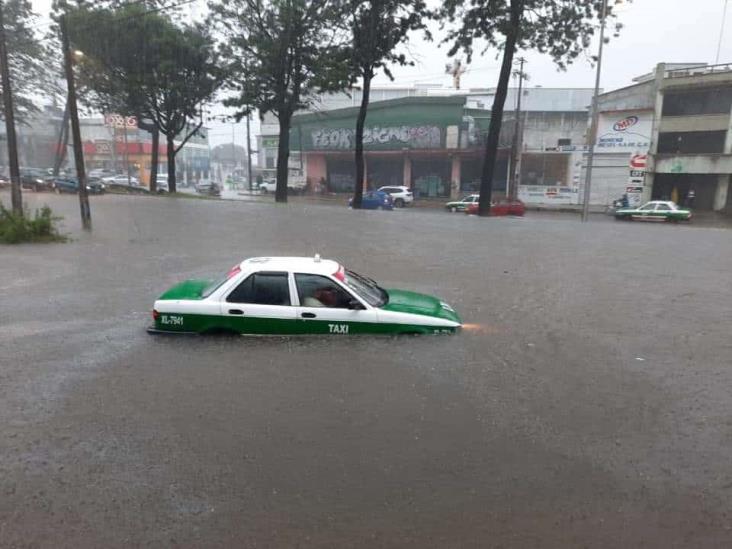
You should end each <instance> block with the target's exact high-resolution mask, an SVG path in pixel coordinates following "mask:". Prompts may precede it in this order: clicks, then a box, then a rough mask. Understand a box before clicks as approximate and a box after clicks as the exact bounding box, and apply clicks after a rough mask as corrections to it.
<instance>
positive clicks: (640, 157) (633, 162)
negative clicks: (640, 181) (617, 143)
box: [630, 154, 648, 172]
mask: <svg viewBox="0 0 732 549" xmlns="http://www.w3.org/2000/svg"><path fill="white" fill-rule="evenodd" d="M647 164H648V155H647V154H634V155H633V156H631V157H630V169H631V170H637V171H640V172H644V171H646V165H647Z"/></svg>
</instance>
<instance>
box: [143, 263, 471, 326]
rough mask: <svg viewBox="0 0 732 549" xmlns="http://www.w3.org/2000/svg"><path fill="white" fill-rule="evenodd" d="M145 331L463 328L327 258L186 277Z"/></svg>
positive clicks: (436, 304)
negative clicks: (216, 276) (208, 277)
mask: <svg viewBox="0 0 732 549" xmlns="http://www.w3.org/2000/svg"><path fill="white" fill-rule="evenodd" d="M153 319H154V325H153V326H151V327H150V329H149V331H151V332H188V333H221V332H223V333H239V334H284V335H287V334H363V333H366V334H435V333H454V332H456V331H458V330H459V329H460V327H461V325H462V322H461V320H460V317H459V316H458V315H457V313H456V312H455V311H454V310H453V309H452V307H450V306H449V305H448V304H447V303H445V302H443V301H440V300H439V299H438V298H436V297H432V296H429V295H424V294H418V293H414V292H408V291H404V290H385V289H383V288H381V287H380V286H379V285H378V284H376V282H374V281H373V280H371V279H370V278H367V277H365V276H362V275H359V274H356V273H354V272H353V271H349V270H346V269H345V268H344V267H343V266H342V265H340V264H339V263H337V262H335V261H332V260H325V259H321V258H320V257H319V256H317V255H316V256H315V257H314V258H305V257H255V258H251V259H246V260H244V261H242V262H241V263H239V264H237V265H235V266H234V267H233V268H232V269H231V270H230V271H229V272H228V273H227V274H226V275H225V276H223V277H221V278H220V279H218V280H187V281H185V282H181V283H180V284H177V285H176V286H173V287H172V288H170V289H169V290H168V291H166V292H165V293H164V294H163V295H161V296H160V298H158V299H157V300H156V301H155V305H154V309H153Z"/></svg>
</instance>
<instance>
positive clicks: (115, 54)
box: [69, 3, 223, 192]
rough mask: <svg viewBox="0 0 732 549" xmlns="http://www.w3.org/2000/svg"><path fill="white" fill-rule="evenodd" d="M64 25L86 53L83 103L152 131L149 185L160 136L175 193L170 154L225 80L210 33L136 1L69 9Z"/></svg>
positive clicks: (183, 141) (193, 127)
mask: <svg viewBox="0 0 732 549" xmlns="http://www.w3.org/2000/svg"><path fill="white" fill-rule="evenodd" d="M69 26H70V29H71V41H72V44H73V45H74V46H75V47H76V48H78V49H80V50H82V51H83V52H84V54H85V56H84V58H85V61H84V62H83V63H82V64H81V78H80V80H81V82H82V83H83V84H84V86H85V88H86V89H87V90H88V95H87V100H88V101H89V102H90V104H92V105H93V106H95V107H96V108H100V109H102V110H105V111H108V112H110V111H111V112H118V113H120V114H127V115H136V116H137V117H138V121H139V122H138V123H139V124H140V127H141V128H143V129H146V130H148V131H150V132H151V133H152V137H153V147H152V162H151V174H150V176H151V183H150V184H151V190H153V189H154V188H155V184H156V178H157V154H158V153H157V151H158V147H157V136H158V135H159V134H162V135H164V136H165V139H166V144H167V157H168V187H169V190H170V192H175V191H176V173H175V172H176V170H175V158H176V155H177V154H178V152H180V150H181V149H182V148H183V146H184V145H185V144H186V143H187V142H188V140H189V139H191V138H192V137H193V136H194V135H196V134H197V132H198V131H199V130H200V128H201V126H202V124H203V118H202V117H201V109H202V106H203V104H204V103H205V102H206V101H208V100H209V99H210V98H211V97H212V96H213V95H214V93H215V92H216V90H217V89H218V87H219V86H220V84H221V81H222V78H223V73H222V72H221V71H220V70H219V69H218V66H217V60H216V57H215V51H214V48H213V40H212V39H211V37H210V35H209V34H208V32H207V31H206V30H204V29H203V28H201V27H197V26H189V25H178V24H176V23H174V22H173V21H172V20H171V19H170V18H169V17H167V16H166V15H165V14H164V13H162V12H160V11H152V10H149V9H147V8H146V7H145V6H142V5H140V4H137V3H131V4H129V5H123V6H122V7H120V8H118V9H107V8H103V9H93V10H90V9H87V8H85V7H82V8H77V9H73V10H69ZM196 120H197V122H196ZM176 138H179V139H180V142H179V144H178V145H176V144H175V140H176Z"/></svg>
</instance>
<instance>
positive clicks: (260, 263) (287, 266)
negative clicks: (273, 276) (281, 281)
mask: <svg viewBox="0 0 732 549" xmlns="http://www.w3.org/2000/svg"><path fill="white" fill-rule="evenodd" d="M240 266H241V269H242V271H247V272H253V271H291V272H294V273H312V274H320V275H326V276H330V275H332V274H334V273H335V272H336V271H338V269H340V267H341V265H340V264H339V263H338V262H337V261H333V260H332V259H321V258H320V257H319V256H317V255H316V256H315V257H250V258H249V259H245V260H244V261H242V262H241V264H240Z"/></svg>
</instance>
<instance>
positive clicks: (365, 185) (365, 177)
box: [356, 154, 369, 192]
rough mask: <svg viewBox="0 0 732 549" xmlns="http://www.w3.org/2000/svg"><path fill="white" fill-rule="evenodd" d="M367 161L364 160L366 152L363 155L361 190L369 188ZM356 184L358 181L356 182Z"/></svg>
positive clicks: (364, 190)
mask: <svg viewBox="0 0 732 549" xmlns="http://www.w3.org/2000/svg"><path fill="white" fill-rule="evenodd" d="M368 166H369V163H368V161H367V160H366V154H364V155H363V192H366V191H368V190H369V167H368ZM356 184H357V185H358V181H357V182H356Z"/></svg>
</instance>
